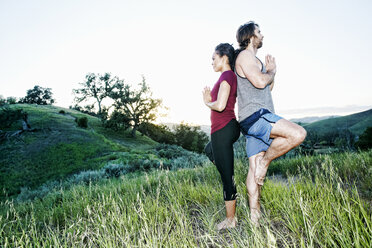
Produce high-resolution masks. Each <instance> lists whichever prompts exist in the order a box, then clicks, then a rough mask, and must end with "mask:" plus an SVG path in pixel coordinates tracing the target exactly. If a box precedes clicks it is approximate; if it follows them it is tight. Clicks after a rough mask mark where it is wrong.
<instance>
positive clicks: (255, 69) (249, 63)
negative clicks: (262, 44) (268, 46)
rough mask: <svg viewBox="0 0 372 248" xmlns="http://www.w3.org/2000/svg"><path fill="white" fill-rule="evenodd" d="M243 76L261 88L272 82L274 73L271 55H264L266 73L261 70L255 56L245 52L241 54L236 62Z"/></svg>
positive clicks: (273, 62) (274, 67)
mask: <svg viewBox="0 0 372 248" xmlns="http://www.w3.org/2000/svg"><path fill="white" fill-rule="evenodd" d="M238 66H239V67H240V69H241V71H242V72H243V74H244V76H245V77H246V78H247V79H248V80H249V81H250V82H251V83H252V84H253V85H254V86H255V87H256V88H260V89H263V88H265V87H266V86H267V85H268V84H270V83H272V82H273V80H274V77H275V73H276V64H275V59H274V58H273V57H272V56H271V55H267V56H266V70H267V71H266V73H263V72H261V68H260V66H259V65H258V64H257V61H256V57H255V56H254V55H253V54H252V53H250V52H245V53H244V54H242V55H241V59H240V61H239V63H238Z"/></svg>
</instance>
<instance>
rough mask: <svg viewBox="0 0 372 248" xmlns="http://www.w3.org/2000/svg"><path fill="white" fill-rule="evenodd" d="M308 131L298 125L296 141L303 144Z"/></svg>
mask: <svg viewBox="0 0 372 248" xmlns="http://www.w3.org/2000/svg"><path fill="white" fill-rule="evenodd" d="M306 135H307V132H306V130H305V128H303V127H301V126H298V130H297V134H296V141H297V142H296V143H297V144H298V145H299V144H301V143H302V142H303V141H304V140H305V138H306Z"/></svg>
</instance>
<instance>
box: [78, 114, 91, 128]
mask: <svg viewBox="0 0 372 248" xmlns="http://www.w3.org/2000/svg"><path fill="white" fill-rule="evenodd" d="M76 122H77V124H78V126H79V127H82V128H87V127H88V118H87V117H85V116H84V117H80V118H77V121H76Z"/></svg>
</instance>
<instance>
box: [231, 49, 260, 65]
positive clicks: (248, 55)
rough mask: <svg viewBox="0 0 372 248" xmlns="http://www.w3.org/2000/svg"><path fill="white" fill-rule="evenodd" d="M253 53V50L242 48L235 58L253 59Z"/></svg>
mask: <svg viewBox="0 0 372 248" xmlns="http://www.w3.org/2000/svg"><path fill="white" fill-rule="evenodd" d="M255 57H256V56H255V55H254V53H253V52H251V51H249V50H243V51H241V52H240V53H239V55H238V57H237V58H236V59H237V62H238V61H239V60H254V59H255Z"/></svg>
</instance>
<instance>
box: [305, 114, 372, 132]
mask: <svg viewBox="0 0 372 248" xmlns="http://www.w3.org/2000/svg"><path fill="white" fill-rule="evenodd" d="M369 126H372V109H370V110H367V111H363V112H360V113H356V114H352V115H347V116H341V117H336V118H329V119H325V120H321V121H317V122H314V123H310V124H307V125H304V128H305V129H306V130H307V131H313V132H316V133H318V134H319V135H324V134H326V133H331V132H335V131H341V132H342V130H349V131H351V132H352V133H353V134H355V135H357V136H359V135H361V134H362V133H363V132H364V131H365V130H366V128H367V127H369Z"/></svg>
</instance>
